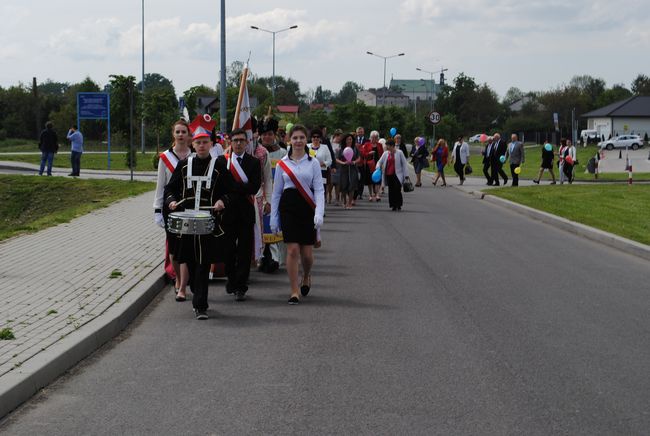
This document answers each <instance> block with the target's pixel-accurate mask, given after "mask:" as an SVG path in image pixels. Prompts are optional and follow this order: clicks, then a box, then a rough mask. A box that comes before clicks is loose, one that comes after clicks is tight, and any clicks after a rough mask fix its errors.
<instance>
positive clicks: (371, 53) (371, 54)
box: [366, 51, 404, 89]
mask: <svg viewBox="0 0 650 436" xmlns="http://www.w3.org/2000/svg"><path fill="white" fill-rule="evenodd" d="M366 53H368V54H369V55H370V56H376V57H378V58H380V59H383V60H384V89H385V88H386V61H387V60H388V59H391V58H396V57H398V56H404V53H398V54H394V55H391V56H382V55H379V54H377V53H373V52H371V51H367V52H366Z"/></svg>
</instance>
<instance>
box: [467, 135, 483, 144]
mask: <svg viewBox="0 0 650 436" xmlns="http://www.w3.org/2000/svg"><path fill="white" fill-rule="evenodd" d="M480 141H481V133H477V134H476V135H474V136H470V137H469V142H480Z"/></svg>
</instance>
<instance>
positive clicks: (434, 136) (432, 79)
mask: <svg viewBox="0 0 650 436" xmlns="http://www.w3.org/2000/svg"><path fill="white" fill-rule="evenodd" d="M416 70H418V71H420V72H422V73H427V74H430V75H431V112H433V111H434V108H435V106H434V101H433V100H434V93H435V89H436V82H435V80H434V78H433V75H434V74H436V73H440V74H441V76H442V74H443V73H444V72H445V71H447V70H448V68H441V69H440V70H439V71H427V70H424V69H422V68H420V67H417V68H416ZM420 80H422V81H424V79H420ZM441 85H442V83H441ZM431 133H432V135H433V141H434V142H435V140H436V125H435V124H433V127H432V128H431Z"/></svg>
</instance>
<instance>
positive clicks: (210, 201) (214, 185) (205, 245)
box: [164, 115, 259, 320]
mask: <svg viewBox="0 0 650 436" xmlns="http://www.w3.org/2000/svg"><path fill="white" fill-rule="evenodd" d="M214 125H215V121H213V120H210V121H207V120H206V119H205V118H203V116H201V115H199V116H197V118H196V119H195V120H194V121H193V122H192V124H191V125H190V131H191V132H192V145H193V146H194V150H195V151H196V154H191V155H190V156H189V157H188V158H187V159H186V160H184V161H182V162H179V163H178V165H177V166H176V169H175V170H174V172H173V174H172V177H171V179H170V180H169V183H168V184H167V186H166V187H165V191H164V198H165V205H166V206H167V208H169V210H171V211H176V210H179V211H180V210H183V209H192V208H193V207H194V204H195V197H196V196H199V197H200V200H199V207H200V208H201V209H203V210H206V211H207V210H212V211H213V214H214V213H218V212H221V211H223V210H224V208H226V207H230V206H231V205H230V203H229V201H228V199H227V198H226V192H225V186H224V185H225V183H224V176H223V175H224V174H225V173H224V172H223V171H220V170H218V169H217V166H216V164H217V160H216V159H215V158H213V157H212V156H211V155H210V149H211V148H212V145H213V143H212V139H211V132H212V129H213V128H214ZM244 137H245V133H244ZM245 146H246V144H245V143H244V144H242V145H241V147H242V148H244V147H245ZM219 159H221V158H219ZM251 159H254V158H251ZM255 165H256V166H257V168H258V169H259V163H257V162H255ZM258 188H259V184H258ZM256 191H257V190H256ZM251 207H252V205H251ZM252 222H254V217H253V221H252ZM251 228H252V226H251ZM223 238H224V237H223V233H222V232H221V227H220V225H219V224H218V221H217V223H216V225H215V226H214V230H213V232H212V233H209V234H206V235H183V236H181V238H180V240H179V241H178V244H177V246H176V253H174V254H175V256H176V257H177V259H178V261H179V262H181V263H187V267H188V270H189V273H190V286H191V287H192V293H193V294H194V295H193V297H192V306H193V308H194V315H195V317H196V319H198V320H205V319H208V313H207V310H208V283H209V277H210V265H211V264H213V263H216V262H218V261H221V260H222V259H221V258H222V257H223V245H222V241H223ZM251 251H252V250H250V249H249V251H248V252H249V256H250V254H251ZM248 266H250V257H249V265H248Z"/></svg>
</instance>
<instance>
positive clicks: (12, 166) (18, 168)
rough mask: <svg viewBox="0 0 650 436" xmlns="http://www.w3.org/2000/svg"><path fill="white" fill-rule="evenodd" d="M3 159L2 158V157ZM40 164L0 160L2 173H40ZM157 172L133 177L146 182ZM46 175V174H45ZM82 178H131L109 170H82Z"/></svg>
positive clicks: (60, 172) (60, 171)
mask: <svg viewBox="0 0 650 436" xmlns="http://www.w3.org/2000/svg"><path fill="white" fill-rule="evenodd" d="M0 159H1V158H0ZM38 170H39V165H35V164H30V163H26V162H14V161H6V160H5V161H3V160H0V174H38ZM68 174H70V168H61V167H52V175H54V176H67V175H68ZM156 176H157V173H156V172H155V171H134V172H133V179H134V180H141V181H144V182H155V181H156ZM44 177H45V176H44ZM80 177H81V178H82V179H120V180H130V179H131V172H130V171H113V170H111V171H109V170H81V176H80Z"/></svg>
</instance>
